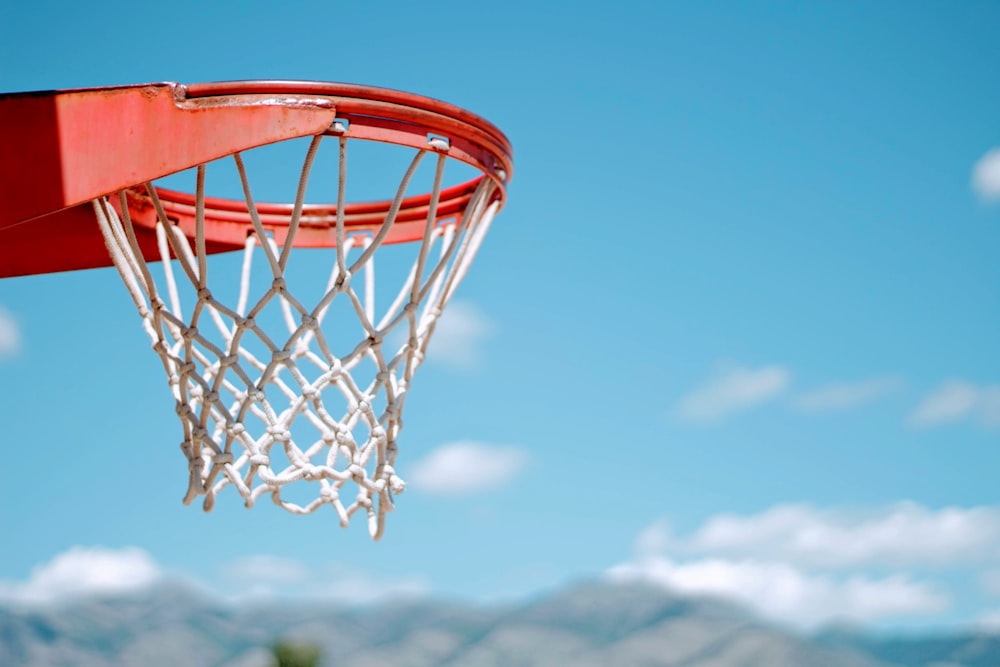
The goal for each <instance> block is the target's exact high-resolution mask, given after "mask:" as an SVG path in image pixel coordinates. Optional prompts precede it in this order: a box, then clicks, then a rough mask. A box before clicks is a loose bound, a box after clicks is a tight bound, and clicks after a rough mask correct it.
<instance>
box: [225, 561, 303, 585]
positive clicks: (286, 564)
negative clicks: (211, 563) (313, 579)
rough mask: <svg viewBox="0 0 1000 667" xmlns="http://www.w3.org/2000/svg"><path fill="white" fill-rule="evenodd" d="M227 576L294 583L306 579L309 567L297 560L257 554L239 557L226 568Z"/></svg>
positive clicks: (229, 577)
mask: <svg viewBox="0 0 1000 667" xmlns="http://www.w3.org/2000/svg"><path fill="white" fill-rule="evenodd" d="M224 574H225V577H226V578H227V579H231V580H233V581H238V582H243V583H262V584H268V585H270V584H278V585H281V584H293V583H298V582H301V581H305V580H306V579H308V577H309V569H308V568H307V567H306V566H305V565H303V564H302V563H300V562H299V561H297V560H294V559H292V558H282V557H280V556H269V555H266V554H256V555H253V556H243V557H242V558H238V559H236V560H235V561H233V562H232V563H230V564H229V565H227V566H226V568H225V570H224Z"/></svg>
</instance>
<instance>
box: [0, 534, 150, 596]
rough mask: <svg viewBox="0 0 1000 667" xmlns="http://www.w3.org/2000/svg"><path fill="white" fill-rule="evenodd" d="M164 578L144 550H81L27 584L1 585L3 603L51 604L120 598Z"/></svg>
mask: <svg viewBox="0 0 1000 667" xmlns="http://www.w3.org/2000/svg"><path fill="white" fill-rule="evenodd" d="M162 577H163V572H162V571H161V570H160V567H159V566H158V565H157V564H156V562H155V561H154V560H153V558H152V557H151V556H150V555H149V554H148V553H146V552H145V551H143V550H142V549H139V548H136V547H126V548H124V549H106V548H104V547H80V546H77V547H73V548H71V549H70V550H68V551H65V552H63V553H61V554H59V555H57V556H56V557H55V558H53V559H52V560H50V561H49V562H47V563H43V564H41V565H39V566H37V567H35V568H34V569H33V570H32V571H31V574H30V575H29V576H28V579H27V580H25V581H21V582H10V581H4V582H0V600H3V601H6V602H15V603H23V604H48V603H52V602H62V601H64V600H70V599H75V598H83V597H91V596H98V595H119V594H126V593H132V592H136V591H139V590H143V589H145V588H148V587H149V586H152V585H154V584H156V583H157V582H159V581H160V580H161V579H162Z"/></svg>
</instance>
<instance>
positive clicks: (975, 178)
mask: <svg viewBox="0 0 1000 667" xmlns="http://www.w3.org/2000/svg"><path fill="white" fill-rule="evenodd" d="M972 189H973V190H975V191H976V193H977V194H978V195H979V196H980V197H982V198H983V199H986V200H997V199H1000V147H997V148H991V149H990V150H988V151H986V154H985V155H983V156H982V157H981V158H979V160H978V161H977V162H976V164H975V165H974V166H973V167H972Z"/></svg>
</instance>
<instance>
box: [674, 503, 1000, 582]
mask: <svg viewBox="0 0 1000 667" xmlns="http://www.w3.org/2000/svg"><path fill="white" fill-rule="evenodd" d="M663 541H665V542H666V543H668V544H671V545H672V548H674V549H676V550H677V551H679V552H682V553H698V554H705V553H709V554H725V555H728V556H737V557H751V558H765V559H778V560H781V561H783V562H790V563H795V564H798V565H805V566H812V567H827V568H830V567H833V568H846V567H858V566H871V565H887V566H900V565H907V564H909V565H913V564H919V565H943V564H950V563H957V562H972V561H988V560H991V559H996V558H998V557H1000V507H972V508H968V509H965V508H958V507H946V508H943V509H939V510H931V509H928V508H926V507H923V506H921V505H917V504H916V503H910V502H904V503H898V504H896V505H893V506H890V507H887V508H883V509H881V510H878V511H873V512H867V513H851V512H837V511H820V510H817V509H815V508H812V507H809V506H806V505H777V506H775V507H773V508H771V509H768V510H766V511H764V512H761V513H759V514H755V515H748V516H739V515H718V516H715V517H712V518H711V519H709V520H708V521H707V522H705V524H704V525H703V526H701V528H699V529H698V530H697V531H696V532H695V533H694V534H693V535H692V536H690V537H689V538H687V539H684V540H676V539H675V540H672V541H670V540H663Z"/></svg>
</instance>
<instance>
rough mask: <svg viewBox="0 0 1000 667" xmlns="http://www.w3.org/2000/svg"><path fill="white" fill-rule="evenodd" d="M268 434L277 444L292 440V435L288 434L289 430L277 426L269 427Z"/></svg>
mask: <svg viewBox="0 0 1000 667" xmlns="http://www.w3.org/2000/svg"><path fill="white" fill-rule="evenodd" d="M267 434H268V435H269V436H271V439H272V440H274V441H275V442H288V441H289V440H291V439H292V434H291V433H289V432H288V429H286V428H285V427H284V426H280V425H277V424H276V425H274V426H268V427H267Z"/></svg>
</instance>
